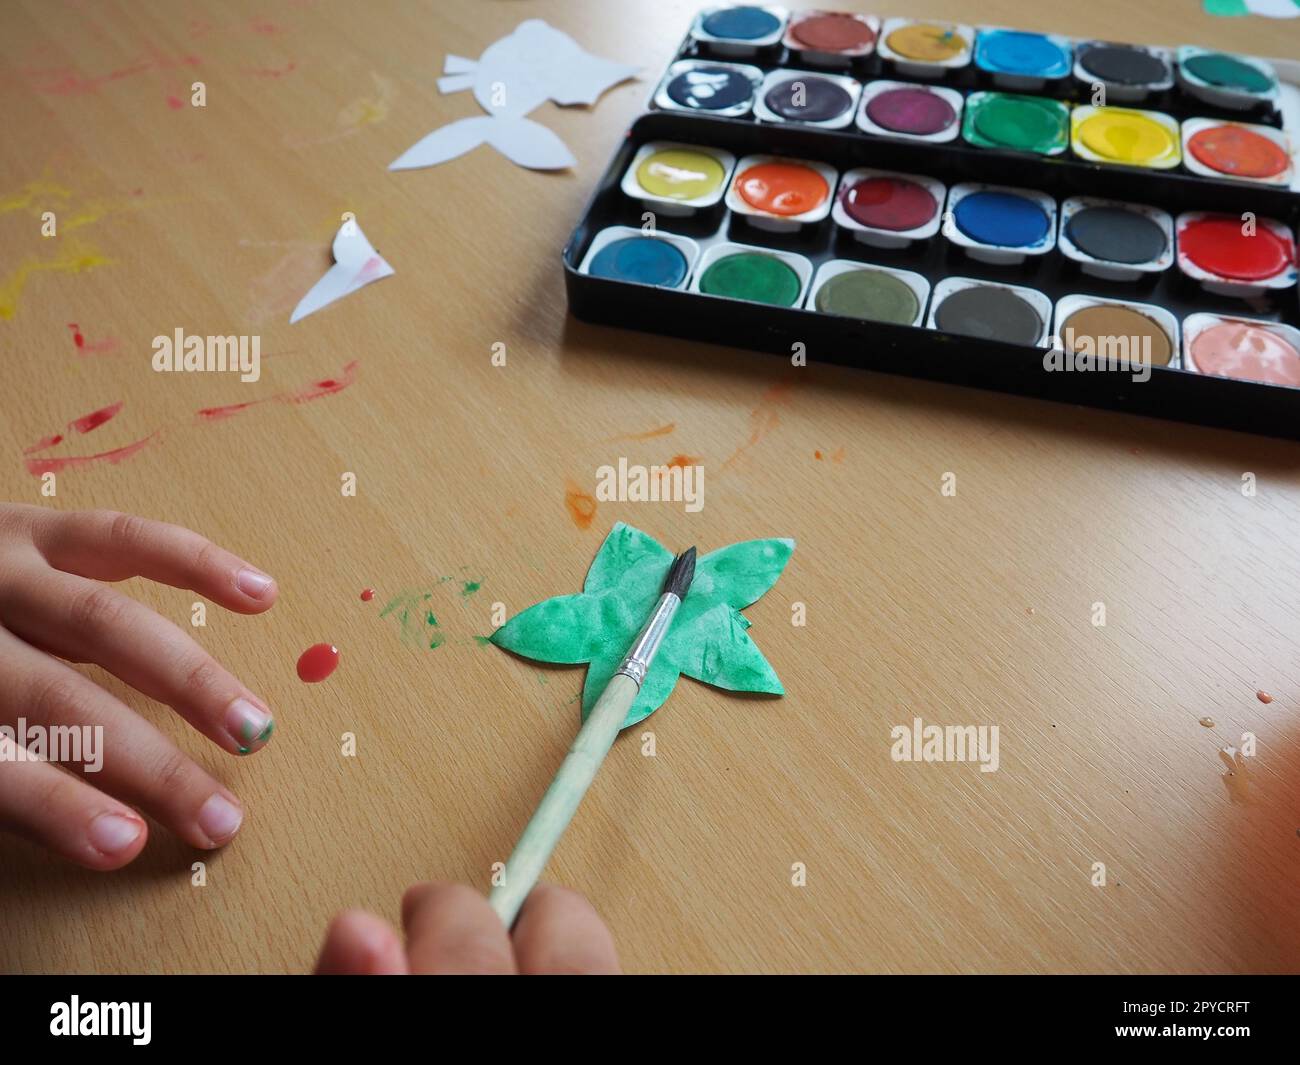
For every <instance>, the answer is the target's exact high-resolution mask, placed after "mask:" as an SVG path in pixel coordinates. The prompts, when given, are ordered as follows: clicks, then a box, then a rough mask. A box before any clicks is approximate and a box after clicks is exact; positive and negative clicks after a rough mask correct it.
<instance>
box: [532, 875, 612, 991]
mask: <svg viewBox="0 0 1300 1065" xmlns="http://www.w3.org/2000/svg"><path fill="white" fill-rule="evenodd" d="M512 938H513V939H514V944H515V960H516V961H517V962H518V963H519V971H520V972H521V973H524V974H525V975H536V974H546V973H551V974H565V973H571V974H574V973H581V974H598V975H616V974H618V973H619V972H620V969H619V965H618V953H617V952H616V951H615V949H614V938H613V937H612V936H611V935H610V934H609V929H608V928H606V927H605V924H604V922H603V921H601V919H600V917H599V916H598V915H597V913H596V911H595V910H594V909H593V908H592V905H591V903H589V902H588V901H587V900H586V899H585V898H583V897H582V896H581V895H579V894H578V893H577V892H576V891H570V890H569V889H568V888H562V887H556V886H555V885H553V884H538V885H537V886H536V887H535V888H533V890H532V892H531V893H530V894H529V896H528V899H527V901H525V902H524V906H523V909H522V910H520V911H519V920H518V922H517V923H516V924H515V930H514V935H513V937H512Z"/></svg>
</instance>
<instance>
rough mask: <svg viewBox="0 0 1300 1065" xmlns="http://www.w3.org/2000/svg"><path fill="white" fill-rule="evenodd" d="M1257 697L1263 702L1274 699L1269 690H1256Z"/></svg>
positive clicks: (1269, 701)
mask: <svg viewBox="0 0 1300 1065" xmlns="http://www.w3.org/2000/svg"><path fill="white" fill-rule="evenodd" d="M1255 698H1256V699H1258V700H1259V701H1260V702H1261V703H1271V702H1272V701H1273V696H1271V695H1269V694H1268V692H1256V693H1255Z"/></svg>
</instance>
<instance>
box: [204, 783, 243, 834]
mask: <svg viewBox="0 0 1300 1065" xmlns="http://www.w3.org/2000/svg"><path fill="white" fill-rule="evenodd" d="M243 820H244V811H243V810H241V809H240V808H239V807H238V806H236V805H235V804H234V803H233V802H231V801H230V800H229V799H227V798H226V797H225V796H224V795H211V796H209V797H208V801H207V802H205V803H204V804H203V806H202V808H201V809H200V810H199V828H201V829H203V834H204V835H206V836H207V837H208V839H210V840H212V842H213V843H224V842H225V841H226V840H228V839H229V838H230V837H231V836H233V835H234V834H235V833H236V832H238V831H239V826H240V823H241V822H242V821H243Z"/></svg>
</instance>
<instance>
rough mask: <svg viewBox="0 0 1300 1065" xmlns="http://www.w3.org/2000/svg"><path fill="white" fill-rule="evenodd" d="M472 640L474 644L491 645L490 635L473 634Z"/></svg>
mask: <svg viewBox="0 0 1300 1065" xmlns="http://www.w3.org/2000/svg"><path fill="white" fill-rule="evenodd" d="M474 642H475V643H476V644H478V645H479V646H480V647H489V646H491V644H492V637H491V636H475V637H474Z"/></svg>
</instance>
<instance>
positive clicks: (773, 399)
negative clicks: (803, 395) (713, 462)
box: [722, 381, 794, 469]
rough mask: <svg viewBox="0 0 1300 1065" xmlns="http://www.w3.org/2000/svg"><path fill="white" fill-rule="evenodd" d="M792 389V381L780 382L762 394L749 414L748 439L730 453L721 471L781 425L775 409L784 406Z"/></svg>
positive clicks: (778, 414) (779, 416)
mask: <svg viewBox="0 0 1300 1065" xmlns="http://www.w3.org/2000/svg"><path fill="white" fill-rule="evenodd" d="M793 388H794V382H793V381H782V382H781V383H780V384H775V385H773V386H772V387H771V388H769V389H767V390H766V391H765V392H764V393H763V395H762V396H761V397H760V398H759V401H758V405H757V406H756V407H755V408H754V409H753V410H751V411H750V412H749V438H748V439H747V440H746V441H745V442H744V443H743V444H741V445H740V446H739V447H738V448H736V450H735V451H734V452H732V455H731V457H730V458H729V459H727V461H726V462H724V463H723V464H722V468H723V469H726V468H727V467H729V466H731V465H733V464H734V463H735V462H736V461H737V460H738V459H739V458H740V457H741V455H743V454H744V453H745V452H746V451H748V450H749V449H750V448H752V447H753V446H754V445H755V444H757V443H758V442H759V441H760V440H762V439H763V437H765V436H767V434H768V433H770V432H771V431H772V430H773V429H775V428H776V427H777V426H778V425H780V424H781V415H780V413H779V412H778V411H777V409H776V408H777V407H778V406H784V405H785V403H786V401H787V400H788V399H789V398H790V391H791V389H793Z"/></svg>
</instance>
